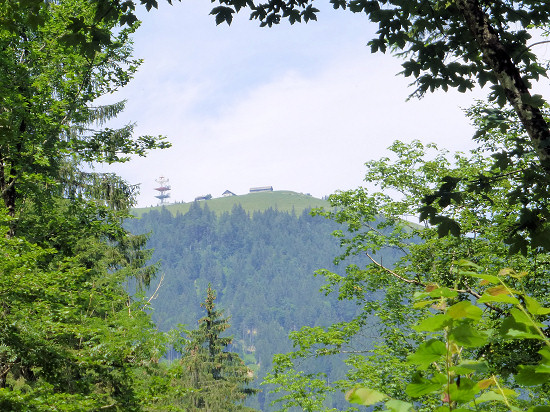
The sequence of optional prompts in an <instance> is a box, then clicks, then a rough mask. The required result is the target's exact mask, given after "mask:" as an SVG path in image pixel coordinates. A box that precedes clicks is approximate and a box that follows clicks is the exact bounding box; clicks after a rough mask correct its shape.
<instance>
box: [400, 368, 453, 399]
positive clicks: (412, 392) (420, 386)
mask: <svg viewBox="0 0 550 412" xmlns="http://www.w3.org/2000/svg"><path fill="white" fill-rule="evenodd" d="M442 385H444V383H443V384H442V383H440V382H437V380H435V379H434V380H428V379H426V378H423V377H422V376H421V375H420V374H419V373H417V374H416V375H414V376H413V378H412V382H411V383H409V384H408V385H407V387H406V388H405V392H406V394H407V395H409V396H410V397H411V398H418V397H420V396H423V395H427V394H429V393H435V392H440V391H441V388H442Z"/></svg>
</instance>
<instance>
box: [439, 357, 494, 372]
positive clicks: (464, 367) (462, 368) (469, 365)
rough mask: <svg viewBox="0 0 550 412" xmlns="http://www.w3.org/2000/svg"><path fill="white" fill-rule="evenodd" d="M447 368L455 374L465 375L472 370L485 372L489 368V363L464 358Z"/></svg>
mask: <svg viewBox="0 0 550 412" xmlns="http://www.w3.org/2000/svg"><path fill="white" fill-rule="evenodd" d="M449 369H450V370H451V371H453V372H455V373H456V374H462V375H466V374H469V373H472V372H477V373H484V372H487V371H488V370H489V365H488V364H487V362H486V361H481V360H470V359H466V360H463V361H462V362H460V363H459V364H458V365H456V366H452V367H451V368H449Z"/></svg>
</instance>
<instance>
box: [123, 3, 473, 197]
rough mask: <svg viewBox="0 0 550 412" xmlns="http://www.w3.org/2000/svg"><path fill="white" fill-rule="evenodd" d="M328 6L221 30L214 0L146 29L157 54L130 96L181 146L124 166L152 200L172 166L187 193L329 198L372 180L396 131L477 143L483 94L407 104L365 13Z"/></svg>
mask: <svg viewBox="0 0 550 412" xmlns="http://www.w3.org/2000/svg"><path fill="white" fill-rule="evenodd" d="M327 13H329V15H328V16H329V17H328V18H327V19H326V20H327V21H326V22H322V21H321V22H319V23H312V24H308V25H297V26H293V27H278V28H274V29H271V30H270V29H259V28H257V27H255V25H254V23H249V22H242V21H240V22H239V24H237V25H236V26H234V27H230V28H224V27H218V28H216V27H215V26H214V23H213V21H212V17H211V16H208V15H207V14H208V10H207V9H205V7H204V6H200V7H198V8H197V9H195V8H189V7H188V8H182V9H178V8H177V6H175V7H174V8H163V9H162V10H161V11H160V12H158V14H152V15H151V16H148V18H147V21H146V24H145V25H144V31H143V32H142V34H140V35H139V36H138V38H137V39H136V44H137V46H138V47H137V48H138V54H140V53H143V54H145V55H144V57H145V58H146V63H145V65H144V67H143V68H142V71H141V72H140V73H139V74H138V76H137V77H136V79H135V81H134V83H133V84H132V86H130V87H129V88H127V89H126V90H124V91H123V93H121V94H120V96H122V97H126V98H128V99H129V103H128V112H127V114H126V116H127V118H130V119H133V120H136V121H137V122H138V125H139V127H138V132H139V133H141V134H166V135H168V136H169V137H170V140H171V141H172V142H173V148H171V149H169V150H165V151H158V152H154V153H152V154H151V155H149V156H148V157H147V158H146V159H137V160H136V161H134V162H132V163H131V164H128V165H124V166H122V167H117V169H116V170H118V171H119V172H120V173H121V174H122V175H123V176H124V177H125V178H127V179H128V180H130V181H132V182H141V183H143V185H142V195H141V197H140V205H142V206H145V205H150V204H154V203H156V200H155V199H154V198H153V195H154V191H153V187H154V186H155V184H154V179H155V178H156V177H158V176H160V175H164V176H166V177H168V178H170V181H171V183H172V188H173V190H172V192H173V193H172V200H178V201H182V200H183V201H189V200H192V199H193V198H194V197H195V196H198V195H201V194H206V193H212V195H213V196H219V195H221V193H222V192H223V191H224V190H226V189H230V190H232V191H233V192H236V193H246V192H247V191H248V188H249V187H252V186H258V185H273V186H274V188H275V189H288V190H296V191H302V192H310V193H312V194H313V195H315V196H322V195H325V194H329V193H332V192H333V191H335V190H337V189H348V188H353V187H356V186H358V185H360V184H361V181H362V176H363V173H364V167H363V164H364V162H365V161H367V160H369V159H373V158H378V157H380V156H382V155H385V154H386V151H385V149H386V147H387V146H389V145H390V144H391V142H392V141H393V140H395V139H401V140H405V141H410V140H412V139H416V138H418V139H422V140H425V141H436V142H437V143H440V144H441V145H442V146H444V147H447V148H449V149H452V150H455V149H465V148H468V147H470V145H471V143H470V137H471V134H472V129H471V128H470V127H469V126H468V122H467V120H466V119H465V118H464V116H463V115H462V113H461V111H460V109H459V106H461V105H462V106H463V107H467V106H468V105H469V104H470V103H471V102H472V99H473V97H472V95H459V94H458V93H454V92H449V93H438V94H435V95H430V96H427V97H426V98H425V99H423V100H421V101H417V100H416V101H411V102H408V103H406V102H405V100H406V98H407V95H408V93H410V92H411V91H412V90H411V89H408V88H407V83H408V82H407V80H406V79H403V78H402V77H399V76H397V77H396V76H395V74H396V73H397V72H398V71H399V70H400V67H399V62H398V61H397V60H396V59H395V58H393V57H391V56H384V55H370V53H369V50H368V48H367V47H365V43H366V42H367V39H368V38H369V32H368V30H370V28H368V27H366V25H365V21H364V19H357V16H351V17H349V16H348V15H346V16H345V22H344V23H342V21H341V19H343V18H344V17H342V16H343V15H339V14H335V13H334V12H332V11H327ZM331 13H332V14H331ZM148 24H150V25H149V26H148ZM140 42H142V43H140Z"/></svg>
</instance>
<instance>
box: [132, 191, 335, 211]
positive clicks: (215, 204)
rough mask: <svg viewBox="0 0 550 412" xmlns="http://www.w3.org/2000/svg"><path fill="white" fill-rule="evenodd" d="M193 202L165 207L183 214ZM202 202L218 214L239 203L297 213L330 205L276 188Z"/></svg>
mask: <svg viewBox="0 0 550 412" xmlns="http://www.w3.org/2000/svg"><path fill="white" fill-rule="evenodd" d="M193 203H194V202H189V203H172V204H168V205H165V206H164V207H165V208H166V210H168V211H169V212H170V213H171V214H172V215H174V216H175V215H176V214H177V213H178V212H179V213H181V214H185V213H187V212H188V211H189V208H190V207H191V205H192V204H193ZM200 203H201V204H203V203H204V204H207V205H208V208H209V209H210V210H211V211H212V212H214V213H216V215H218V216H219V215H221V214H222V213H224V212H228V213H229V212H231V210H232V209H233V206H234V205H238V204H240V205H241V207H242V208H243V209H244V210H245V211H246V212H249V213H253V212H257V211H260V212H263V211H265V210H267V209H270V208H271V209H273V210H278V211H280V212H289V213H290V212H292V211H293V210H294V212H295V213H296V215H300V214H301V213H302V212H303V211H304V210H306V209H312V208H316V207H323V206H324V207H327V206H329V203H328V202H327V201H326V200H322V199H318V198H315V197H313V196H310V195H306V194H303V193H297V192H292V191H290V190H276V191H273V192H258V193H249V194H246V195H239V196H228V197H219V198H215V199H210V200H201V201H200ZM159 209H161V206H156V207H146V208H136V209H133V210H132V213H133V214H134V215H136V216H138V217H141V216H142V215H143V214H144V213H147V212H150V211H152V210H159Z"/></svg>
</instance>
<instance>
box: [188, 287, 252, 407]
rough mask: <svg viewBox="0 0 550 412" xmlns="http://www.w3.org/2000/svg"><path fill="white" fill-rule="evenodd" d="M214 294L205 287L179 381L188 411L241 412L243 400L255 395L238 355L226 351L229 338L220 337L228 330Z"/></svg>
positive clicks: (246, 369)
mask: <svg viewBox="0 0 550 412" xmlns="http://www.w3.org/2000/svg"><path fill="white" fill-rule="evenodd" d="M215 300H216V293H215V291H214V290H213V289H212V287H211V285H210V284H209V285H208V289H207V295H206V300H205V301H204V302H203V303H201V306H202V307H203V308H204V309H205V310H206V316H204V317H203V318H201V319H199V321H198V323H199V328H198V329H196V330H193V331H189V332H188V340H187V341H186V342H185V344H184V346H183V348H182V349H183V350H182V355H183V357H182V359H181V367H182V370H181V372H182V377H183V379H184V380H185V381H186V385H185V386H187V387H188V388H189V394H188V398H187V401H186V403H187V405H188V407H189V409H190V410H205V411H241V410H250V409H249V408H246V407H244V406H243V405H242V402H243V401H244V400H245V399H246V397H247V396H249V395H252V394H254V393H255V392H256V390H255V389H252V388H249V387H248V386H247V385H248V383H250V382H251V381H252V379H253V376H252V373H251V372H250V371H249V369H248V368H247V367H246V365H245V364H244V362H243V361H242V359H241V358H240V357H239V355H238V354H236V353H234V352H230V351H228V350H227V348H228V346H229V345H231V343H232V340H233V338H232V337H223V336H221V335H222V334H223V333H224V332H225V331H226V330H227V329H228V328H229V327H230V324H229V318H227V317H224V316H223V311H221V310H217V309H216V305H215V302H214V301H215Z"/></svg>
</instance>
